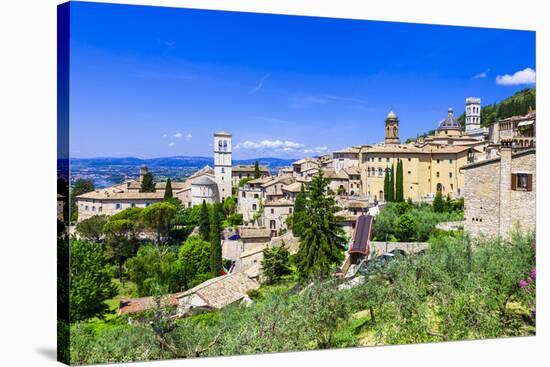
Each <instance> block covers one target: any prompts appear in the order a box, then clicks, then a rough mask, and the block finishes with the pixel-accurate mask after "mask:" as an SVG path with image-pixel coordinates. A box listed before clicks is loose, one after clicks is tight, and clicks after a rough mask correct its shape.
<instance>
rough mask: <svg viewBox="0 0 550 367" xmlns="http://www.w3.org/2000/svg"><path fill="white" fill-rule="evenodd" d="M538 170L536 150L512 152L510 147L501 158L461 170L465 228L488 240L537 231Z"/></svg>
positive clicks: (477, 163) (505, 148)
mask: <svg viewBox="0 0 550 367" xmlns="http://www.w3.org/2000/svg"><path fill="white" fill-rule="evenodd" d="M535 169H536V154H535V150H534V149H531V150H525V151H522V152H518V153H512V149H511V146H504V147H502V148H501V149H500V157H499V158H494V159H488V160H486V161H481V162H476V163H473V164H469V165H467V166H465V167H462V169H461V170H462V171H463V172H464V176H465V183H466V186H465V192H464V229H465V230H466V231H467V232H469V233H471V234H472V235H473V236H489V237H492V236H501V237H506V236H507V235H508V233H509V232H510V231H511V230H513V229H515V228H517V229H520V230H530V229H534V228H535V225H536V202H535V196H536V172H535ZM522 180H524V182H523V181H522ZM518 182H519V184H518Z"/></svg>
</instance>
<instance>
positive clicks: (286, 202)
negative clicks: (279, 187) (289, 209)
mask: <svg viewBox="0 0 550 367" xmlns="http://www.w3.org/2000/svg"><path fill="white" fill-rule="evenodd" d="M264 206H294V202H293V201H292V200H289V199H284V198H281V199H275V200H268V201H266V202H265V204H264Z"/></svg>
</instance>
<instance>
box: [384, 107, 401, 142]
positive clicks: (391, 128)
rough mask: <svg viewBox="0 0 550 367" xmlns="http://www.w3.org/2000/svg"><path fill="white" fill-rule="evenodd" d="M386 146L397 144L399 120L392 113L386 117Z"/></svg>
mask: <svg viewBox="0 0 550 367" xmlns="http://www.w3.org/2000/svg"><path fill="white" fill-rule="evenodd" d="M386 144H399V119H398V118H397V115H396V114H395V112H393V111H390V113H388V117H386Z"/></svg>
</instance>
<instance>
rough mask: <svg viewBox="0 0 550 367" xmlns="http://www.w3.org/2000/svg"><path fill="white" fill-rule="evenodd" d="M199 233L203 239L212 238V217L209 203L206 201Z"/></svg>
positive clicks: (203, 205) (203, 204)
mask: <svg viewBox="0 0 550 367" xmlns="http://www.w3.org/2000/svg"><path fill="white" fill-rule="evenodd" d="M199 234H200V235H201V237H202V239H203V240H205V241H208V240H209V239H210V217H209V214H208V205H206V201H204V200H203V201H202V206H201V214H200V219H199Z"/></svg>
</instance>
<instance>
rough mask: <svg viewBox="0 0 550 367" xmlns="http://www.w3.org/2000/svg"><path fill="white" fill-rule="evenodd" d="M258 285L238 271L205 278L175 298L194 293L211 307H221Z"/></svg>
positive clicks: (242, 296)
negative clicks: (208, 278)
mask: <svg viewBox="0 0 550 367" xmlns="http://www.w3.org/2000/svg"><path fill="white" fill-rule="evenodd" d="M259 287H260V284H259V283H258V282H256V281H255V280H252V279H250V278H249V277H248V276H247V275H246V274H245V273H243V272H238V273H233V274H229V275H222V276H220V277H217V278H214V279H210V280H207V281H206V282H204V283H201V284H199V285H198V286H196V287H194V288H191V289H189V290H188V291H186V292H184V293H183V294H181V295H180V296H179V297H177V298H178V299H181V298H183V297H186V296H190V295H193V294H196V295H197V296H199V297H200V298H201V299H202V300H204V302H206V303H207V304H208V306H210V307H211V308H214V309H221V308H223V307H225V306H228V305H230V304H232V303H235V302H237V301H238V300H240V299H242V298H244V297H245V296H246V292H248V291H249V290H251V289H258V288H259Z"/></svg>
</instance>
